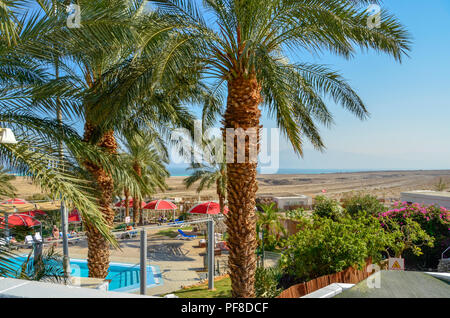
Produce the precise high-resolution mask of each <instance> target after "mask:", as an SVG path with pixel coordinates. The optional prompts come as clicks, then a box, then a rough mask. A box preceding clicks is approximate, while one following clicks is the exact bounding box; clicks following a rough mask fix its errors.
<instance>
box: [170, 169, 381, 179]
mask: <svg viewBox="0 0 450 318" xmlns="http://www.w3.org/2000/svg"><path fill="white" fill-rule="evenodd" d="M168 170H169V172H170V175H171V176H172V177H186V176H189V175H190V172H191V170H187V169H186V168H179V167H176V168H175V167H169V168H168ZM371 171H381V170H378V169H278V171H277V172H276V173H274V174H322V173H349V172H371ZM383 171H386V170H383ZM258 173H260V170H259V169H258Z"/></svg>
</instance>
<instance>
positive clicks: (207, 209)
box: [188, 201, 228, 214]
mask: <svg viewBox="0 0 450 318" xmlns="http://www.w3.org/2000/svg"><path fill="white" fill-rule="evenodd" d="M188 213H195V214H219V213H220V205H219V203H216V202H212V201H209V202H205V203H200V204H197V205H196V206H194V207H193V208H191V209H190V210H189V212H188ZM227 213H228V207H226V206H225V207H224V209H223V214H227Z"/></svg>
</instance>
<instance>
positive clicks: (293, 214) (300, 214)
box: [286, 208, 306, 220]
mask: <svg viewBox="0 0 450 318" xmlns="http://www.w3.org/2000/svg"><path fill="white" fill-rule="evenodd" d="M286 217H287V218H288V219H292V220H301V219H303V218H304V217H306V212H305V209H303V208H298V209H295V210H289V211H286Z"/></svg>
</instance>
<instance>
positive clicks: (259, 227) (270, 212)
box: [256, 202, 286, 243]
mask: <svg viewBox="0 0 450 318" xmlns="http://www.w3.org/2000/svg"><path fill="white" fill-rule="evenodd" d="M261 208H262V210H263V211H262V212H259V211H258V221H257V222H256V232H257V233H260V232H261V231H264V233H266V234H267V235H269V234H270V231H271V230H273V231H274V233H275V236H276V239H277V241H279V240H280V237H281V234H283V235H286V229H285V228H284V226H283V225H282V223H281V222H280V217H279V215H278V214H277V209H276V208H275V202H272V203H271V204H270V205H261ZM267 239H268V237H267V236H265V237H264V242H265V243H267Z"/></svg>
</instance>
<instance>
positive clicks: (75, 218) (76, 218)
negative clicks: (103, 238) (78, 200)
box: [69, 209, 81, 223]
mask: <svg viewBox="0 0 450 318" xmlns="http://www.w3.org/2000/svg"><path fill="white" fill-rule="evenodd" d="M72 222H81V217H80V213H78V210H77V209H73V210H72V212H70V214H69V223H72Z"/></svg>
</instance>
